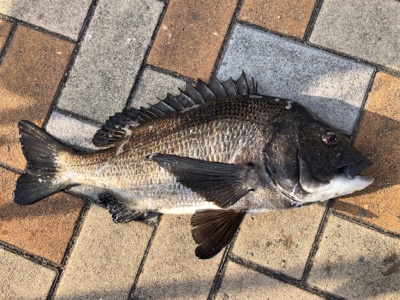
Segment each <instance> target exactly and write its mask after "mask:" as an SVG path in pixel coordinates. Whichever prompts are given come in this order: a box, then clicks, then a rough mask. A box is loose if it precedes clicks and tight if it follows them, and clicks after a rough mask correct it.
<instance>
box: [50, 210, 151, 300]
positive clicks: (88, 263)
mask: <svg viewBox="0 0 400 300" xmlns="http://www.w3.org/2000/svg"><path fill="white" fill-rule="evenodd" d="M152 231H153V228H152V227H151V226H148V225H145V224H143V223H140V222H130V223H128V224H114V223H113V221H112V218H111V215H110V213H109V212H108V211H107V210H106V209H103V208H101V207H99V206H96V205H93V206H92V207H91V208H90V210H89V212H88V214H87V216H86V218H85V223H84V224H83V227H82V230H81V232H80V234H79V238H78V239H77V241H76V244H75V246H74V249H73V251H72V253H71V256H70V257H69V259H68V261H67V264H66V267H65V271H64V274H63V275H62V277H61V279H60V283H59V286H58V288H57V291H56V296H55V299H62V300H65V299H69V300H73V299H103V300H106V299H110V300H115V299H127V298H128V294H129V292H130V289H131V287H132V284H133V281H134V280H135V275H136V272H137V270H138V268H139V265H140V262H141V261H142V257H143V254H144V251H145V249H146V247H147V244H148V242H149V239H150V236H151V233H152Z"/></svg>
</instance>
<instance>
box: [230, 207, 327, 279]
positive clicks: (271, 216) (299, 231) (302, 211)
mask: <svg viewBox="0 0 400 300" xmlns="http://www.w3.org/2000/svg"><path fill="white" fill-rule="evenodd" d="M325 207H326V205H325V204H323V205H322V204H315V205H310V206H307V207H301V208H297V209H292V210H286V211H279V212H273V213H265V214H260V215H252V216H246V218H245V219H244V221H243V223H242V225H241V227H240V231H239V235H238V238H237V240H236V242H235V246H234V248H233V250H232V251H233V253H234V254H236V255H238V256H241V257H243V258H245V259H248V260H250V261H253V262H255V263H258V264H260V265H263V266H265V267H268V268H270V269H273V270H276V271H278V272H282V273H285V274H287V275H290V276H292V277H296V278H298V279H300V278H301V276H302V274H303V270H304V267H305V264H306V262H307V258H308V255H309V253H310V250H311V247H312V244H313V242H314V239H315V235H316V233H317V230H318V227H319V224H320V222H321V218H322V215H323V213H324V211H325Z"/></svg>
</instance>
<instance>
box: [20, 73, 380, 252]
mask: <svg viewBox="0 0 400 300" xmlns="http://www.w3.org/2000/svg"><path fill="white" fill-rule="evenodd" d="M257 90H258V84H257V83H256V82H255V81H254V78H253V79H252V80H251V81H248V80H247V76H246V74H245V73H244V72H242V75H241V76H240V77H239V78H238V79H237V80H233V79H232V77H231V78H229V79H228V80H226V81H220V80H218V79H217V77H216V76H215V75H213V74H212V75H211V79H210V82H209V84H206V83H204V82H203V81H201V80H198V81H197V83H196V85H195V86H193V85H191V84H190V83H188V82H186V87H185V90H180V94H179V95H178V96H172V95H171V94H167V96H166V97H165V98H164V99H163V100H160V101H159V102H158V103H156V104H154V105H150V106H149V107H147V108H144V107H140V108H133V107H132V108H126V109H124V110H123V111H122V112H118V113H116V114H114V115H113V116H111V117H110V118H109V119H108V120H107V121H106V122H105V124H104V125H103V126H102V127H101V129H99V130H98V131H97V132H96V134H95V135H94V137H93V144H94V145H95V146H96V147H98V148H99V149H98V150H96V151H94V152H82V151H79V150H77V149H75V148H72V147H70V146H67V145H66V144H64V143H62V142H60V141H59V140H57V139H56V138H54V137H52V136H51V135H49V134H48V133H46V132H45V131H43V130H42V129H41V128H39V127H38V126H36V125H35V124H33V123H31V122H29V121H25V120H23V121H20V122H19V123H18V127H19V132H20V142H21V147H22V151H23V154H24V155H25V158H26V160H27V166H26V168H25V170H24V172H23V174H22V175H20V176H19V178H18V180H17V184H16V189H15V191H14V193H13V201H14V202H15V203H17V204H21V205H27V204H33V203H35V202H37V201H39V200H41V199H43V198H45V197H47V196H49V195H51V194H54V193H56V192H58V191H61V190H64V189H67V188H69V187H72V186H76V185H85V186H92V187H96V188H98V189H99V190H101V191H102V192H101V193H100V194H99V196H98V199H97V200H96V201H95V202H96V203H98V204H100V205H102V206H103V207H105V208H106V209H108V210H109V211H110V213H111V215H112V218H113V221H114V222H116V223H126V222H130V221H133V220H141V219H145V218H146V217H148V215H149V214H150V213H162V214H193V215H192V217H191V221H190V223H191V233H192V237H193V239H194V241H195V242H196V245H197V246H196V249H195V255H196V256H197V257H198V258H200V259H208V258H211V257H213V256H215V255H216V254H218V253H219V252H220V251H221V250H222V249H223V248H224V247H225V246H227V245H228V244H229V243H230V242H231V240H232V239H233V237H234V235H235V233H236V232H237V230H238V229H239V226H240V224H241V222H242V221H243V219H244V217H245V216H246V215H248V214H257V213H267V212H272V211H277V210H284V209H291V208H295V207H300V206H304V205H309V204H312V203H317V202H321V201H325V200H328V199H331V198H335V197H338V196H342V195H347V194H350V193H353V192H355V191H359V190H362V189H364V188H366V187H367V186H369V185H370V184H372V182H373V177H371V176H366V175H360V173H361V172H362V171H363V170H365V169H366V168H368V167H370V166H371V164H372V163H371V161H370V160H368V159H367V158H366V157H365V156H364V155H363V154H362V153H361V152H360V151H358V150H357V149H355V148H354V147H353V146H352V145H351V140H350V138H349V136H346V135H345V134H344V133H342V132H341V131H340V130H338V129H336V128H334V127H332V126H330V125H329V124H327V123H325V122H324V121H322V120H321V119H320V118H318V117H317V116H316V115H315V114H314V113H313V112H311V111H310V110H309V109H307V108H306V107H304V106H302V105H301V104H299V103H297V102H295V101H293V100H289V99H284V98H280V97H274V96H268V95H262V94H259V93H258V91H257Z"/></svg>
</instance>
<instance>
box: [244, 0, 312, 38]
mask: <svg viewBox="0 0 400 300" xmlns="http://www.w3.org/2000/svg"><path fill="white" fill-rule="evenodd" d="M315 2H316V0H300V1H294V0H289V1H281V0H272V1H264V0H246V1H245V2H244V4H243V7H242V10H241V11H240V15H239V19H240V20H243V21H246V22H249V23H252V24H256V25H259V26H262V27H265V28H267V29H270V30H274V31H277V32H280V33H283V34H286V35H291V36H294V37H297V38H299V39H302V38H303V37H304V33H305V32H306V29H307V25H308V22H309V21H310V18H311V14H312V12H313V9H314V6H315Z"/></svg>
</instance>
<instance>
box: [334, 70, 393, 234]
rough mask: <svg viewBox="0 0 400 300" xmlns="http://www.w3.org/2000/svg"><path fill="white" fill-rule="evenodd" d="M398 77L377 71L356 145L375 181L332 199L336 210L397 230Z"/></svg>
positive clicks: (367, 171)
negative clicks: (371, 164) (368, 163)
mask: <svg viewBox="0 0 400 300" xmlns="http://www.w3.org/2000/svg"><path fill="white" fill-rule="evenodd" d="M399 135H400V78H398V77H395V76H391V75H388V74H386V73H382V72H380V73H378V74H377V76H376V78H375V82H374V85H373V87H372V91H371V93H370V96H369V98H368V101H367V104H366V113H365V116H364V118H363V120H362V124H361V127H360V130H359V132H358V135H357V139H356V142H355V146H356V147H357V148H359V149H360V150H362V152H363V153H364V154H365V155H366V156H367V157H368V158H370V159H371V161H372V162H373V166H372V167H370V168H369V169H367V170H366V171H365V172H364V173H365V174H369V175H372V176H373V177H374V178H375V182H374V183H373V184H372V185H371V186H369V187H368V188H367V189H365V190H364V191H362V192H359V193H357V194H356V195H354V196H348V197H343V198H341V199H340V200H338V201H336V202H335V205H334V208H335V209H336V210H338V211H341V212H343V213H346V214H348V215H351V216H354V217H356V218H358V219H362V220H363V221H365V222H367V223H370V224H374V225H376V226H379V227H382V228H384V229H385V230H390V231H393V232H395V233H397V234H398V233H400V198H399V195H400V179H399V178H400V177H399V174H400V157H399V153H400V142H399V139H398V136H399Z"/></svg>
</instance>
